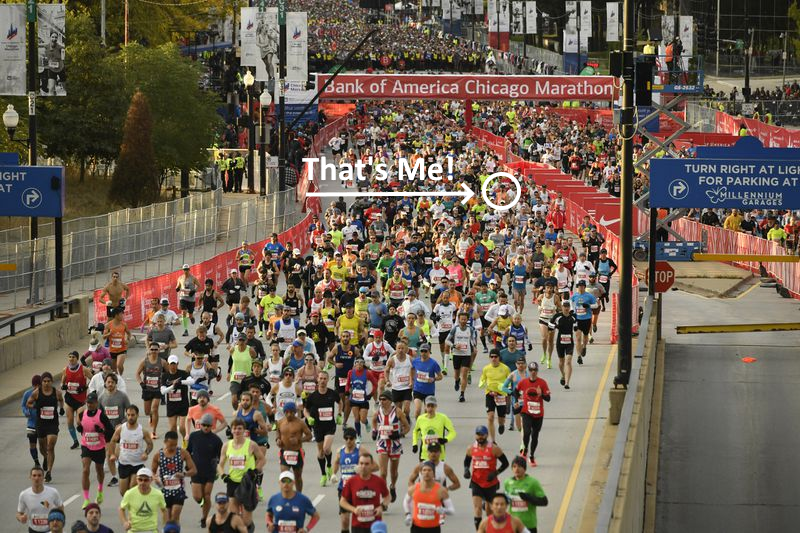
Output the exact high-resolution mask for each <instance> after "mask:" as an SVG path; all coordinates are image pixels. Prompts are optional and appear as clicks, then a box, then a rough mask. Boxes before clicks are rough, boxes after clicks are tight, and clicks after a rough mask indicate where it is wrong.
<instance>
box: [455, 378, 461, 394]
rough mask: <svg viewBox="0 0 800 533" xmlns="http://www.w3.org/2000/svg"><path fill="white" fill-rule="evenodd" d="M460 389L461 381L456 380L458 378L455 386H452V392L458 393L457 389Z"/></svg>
mask: <svg viewBox="0 0 800 533" xmlns="http://www.w3.org/2000/svg"><path fill="white" fill-rule="evenodd" d="M460 387H461V380H460V379H458V378H456V382H455V385H453V390H455V391H456V392H458V389H459V388H460Z"/></svg>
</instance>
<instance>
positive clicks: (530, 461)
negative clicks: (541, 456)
mask: <svg viewBox="0 0 800 533" xmlns="http://www.w3.org/2000/svg"><path fill="white" fill-rule="evenodd" d="M528 464H529V465H531V466H532V467H535V466H537V465H536V459H534V458H533V457H531V458H530V459H528Z"/></svg>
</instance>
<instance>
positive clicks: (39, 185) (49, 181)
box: [0, 166, 65, 218]
mask: <svg viewBox="0 0 800 533" xmlns="http://www.w3.org/2000/svg"><path fill="white" fill-rule="evenodd" d="M64 190H65V184H64V167H21V166H0V215H2V216H13V217H53V218H56V217H62V216H64Z"/></svg>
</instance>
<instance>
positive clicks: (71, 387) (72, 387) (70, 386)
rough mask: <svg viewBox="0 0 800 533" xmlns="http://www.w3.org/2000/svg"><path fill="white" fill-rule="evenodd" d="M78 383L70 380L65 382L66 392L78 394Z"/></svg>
mask: <svg viewBox="0 0 800 533" xmlns="http://www.w3.org/2000/svg"><path fill="white" fill-rule="evenodd" d="M79 386H80V384H78V383H75V382H74V381H70V382H68V383H67V392H68V393H70V394H78V387H79Z"/></svg>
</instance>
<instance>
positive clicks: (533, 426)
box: [522, 413, 544, 457]
mask: <svg viewBox="0 0 800 533" xmlns="http://www.w3.org/2000/svg"><path fill="white" fill-rule="evenodd" d="M543 420H544V418H542V417H539V418H534V417H532V416H531V415H529V414H527V413H522V446H523V447H524V448H525V452H527V453H528V454H530V457H533V456H534V455H536V447H537V446H538V445H539V432H540V431H541V430H542V421H543ZM529 442H530V446H528V443H529Z"/></svg>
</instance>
